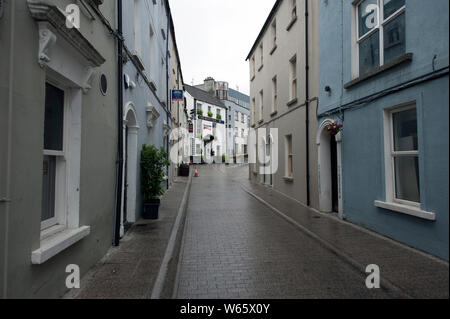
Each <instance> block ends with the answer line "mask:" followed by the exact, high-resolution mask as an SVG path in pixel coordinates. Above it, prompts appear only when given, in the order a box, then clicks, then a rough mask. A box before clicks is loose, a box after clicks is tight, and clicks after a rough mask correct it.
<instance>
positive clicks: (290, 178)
mask: <svg viewBox="0 0 450 319" xmlns="http://www.w3.org/2000/svg"><path fill="white" fill-rule="evenodd" d="M283 179H284V181H285V182H287V183H293V182H294V178H293V177H289V176H284V177H283Z"/></svg>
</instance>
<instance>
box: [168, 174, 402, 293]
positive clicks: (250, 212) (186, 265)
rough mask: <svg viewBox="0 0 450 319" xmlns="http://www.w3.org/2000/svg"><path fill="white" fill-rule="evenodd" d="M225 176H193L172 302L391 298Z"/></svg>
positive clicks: (227, 175) (230, 177) (228, 176)
mask: <svg viewBox="0 0 450 319" xmlns="http://www.w3.org/2000/svg"><path fill="white" fill-rule="evenodd" d="M227 172H230V173H228V174H223V173H221V172H219V170H218V169H217V168H214V167H201V169H200V177H199V178H196V179H194V182H193V185H192V190H191V196H190V199H189V207H188V212H187V221H186V229H185V235H184V236H185V237H184V244H183V245H184V246H183V248H182V249H183V250H182V260H181V267H180V273H179V282H178V289H177V298H180V299H203V298H205V299H209V298H211V299H216V298H258V299H259V298H274V299H284V298H294V299H297V298H299V299H300V298H392V297H398V296H396V295H395V294H394V293H393V292H389V291H385V290H369V289H367V288H366V286H365V278H364V277H363V276H362V275H361V274H360V273H358V272H357V271H355V270H354V269H353V268H351V267H350V266H349V265H348V264H347V263H345V262H343V261H342V260H341V259H339V258H338V257H336V256H335V255H334V254H333V253H331V252H330V251H328V250H326V249H325V248H323V247H322V246H321V245H319V244H318V243H317V242H316V241H314V240H313V239H311V238H310V237H308V236H306V235H305V234H303V233H302V232H301V231H299V230H298V229H297V228H296V227H294V226H292V225H291V224H289V223H288V222H286V221H285V220H284V219H282V218H280V217H279V216H277V215H275V214H274V213H272V212H271V211H270V210H269V209H268V208H267V207H266V206H264V205H262V204H261V203H260V202H258V201H257V200H255V199H254V198H252V197H250V196H249V195H248V194H247V193H245V192H244V191H243V190H242V189H241V187H240V185H239V184H238V183H237V182H235V181H234V180H233V176H232V173H231V172H233V170H227Z"/></svg>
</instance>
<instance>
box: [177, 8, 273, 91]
mask: <svg viewBox="0 0 450 319" xmlns="http://www.w3.org/2000/svg"><path fill="white" fill-rule="evenodd" d="M274 4H275V0H170V6H171V9H172V15H173V20H174V24H175V33H176V36H177V44H178V51H179V53H180V59H181V67H182V70H183V77H184V81H185V83H186V84H192V83H191V82H192V80H194V83H195V84H200V83H203V80H204V79H205V78H207V77H208V76H212V77H213V78H214V79H215V80H217V81H226V82H228V83H229V84H230V88H233V89H236V87H237V86H239V90H240V91H241V92H243V93H246V94H248V93H249V91H250V89H249V86H250V83H249V82H250V79H249V77H250V76H249V66H248V62H246V61H245V58H246V57H247V55H248V53H249V51H250V49H251V47H252V45H253V43H254V42H255V40H256V37H257V36H258V34H259V32H260V30H261V28H262V26H263V24H264V22H265V21H266V19H267V17H268V16H269V13H270V10H271V9H272V7H273V5H274Z"/></svg>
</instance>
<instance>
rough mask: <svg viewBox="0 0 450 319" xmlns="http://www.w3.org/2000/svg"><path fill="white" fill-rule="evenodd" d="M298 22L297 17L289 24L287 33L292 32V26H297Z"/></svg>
mask: <svg viewBox="0 0 450 319" xmlns="http://www.w3.org/2000/svg"><path fill="white" fill-rule="evenodd" d="M296 21H297V17H295V18H294V19H292V21H291V22H289V24H288V26H287V28H286V31H289V30H291V28H292V26H293V25H294V24H295V22H296Z"/></svg>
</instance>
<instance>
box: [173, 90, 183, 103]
mask: <svg viewBox="0 0 450 319" xmlns="http://www.w3.org/2000/svg"><path fill="white" fill-rule="evenodd" d="M183 100H184V92H183V90H172V101H183Z"/></svg>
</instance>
